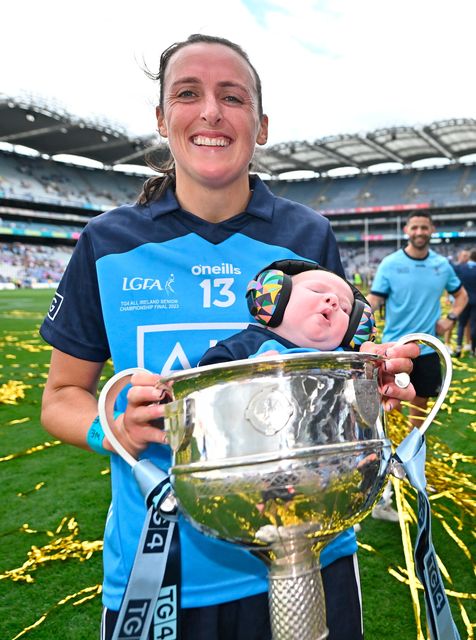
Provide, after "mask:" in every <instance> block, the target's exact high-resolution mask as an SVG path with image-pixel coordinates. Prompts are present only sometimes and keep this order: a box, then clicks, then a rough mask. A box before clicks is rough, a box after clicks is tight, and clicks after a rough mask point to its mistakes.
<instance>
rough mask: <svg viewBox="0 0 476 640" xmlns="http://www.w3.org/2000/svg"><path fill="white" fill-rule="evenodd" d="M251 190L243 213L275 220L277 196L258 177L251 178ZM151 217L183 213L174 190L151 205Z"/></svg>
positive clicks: (168, 190)
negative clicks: (176, 212) (177, 212)
mask: <svg viewBox="0 0 476 640" xmlns="http://www.w3.org/2000/svg"><path fill="white" fill-rule="evenodd" d="M250 189H252V192H253V193H252V195H251V198H250V201H249V202H248V205H247V207H246V210H245V211H244V212H243V213H249V214H250V215H252V216H255V217H256V218H262V219H263V220H269V221H271V220H272V218H273V212H274V205H275V202H276V196H275V195H274V194H273V193H272V192H271V191H270V190H269V189H268V187H267V186H266V185H265V184H264V183H263V182H262V180H261V179H260V178H259V177H258V176H254V175H252V176H250ZM149 209H150V212H151V216H152V218H153V219H156V218H160V217H161V216H163V215H166V214H167V213H173V212H175V211H181V208H180V205H179V203H178V202H177V198H176V197H175V192H174V190H173V189H172V188H171V187H169V188H168V189H167V191H166V192H165V193H164V195H163V196H162V197H161V198H160V200H155V201H154V202H152V203H151V204H150V205H149Z"/></svg>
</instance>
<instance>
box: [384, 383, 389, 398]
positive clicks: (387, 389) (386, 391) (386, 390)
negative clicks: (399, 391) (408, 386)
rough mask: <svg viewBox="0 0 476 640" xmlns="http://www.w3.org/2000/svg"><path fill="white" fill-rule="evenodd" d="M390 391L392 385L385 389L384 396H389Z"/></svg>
mask: <svg viewBox="0 0 476 640" xmlns="http://www.w3.org/2000/svg"><path fill="white" fill-rule="evenodd" d="M389 391H390V385H389V384H388V385H387V386H386V387H385V389H384V390H383V395H384V396H387V395H388V392H389Z"/></svg>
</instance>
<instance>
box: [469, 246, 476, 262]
mask: <svg viewBox="0 0 476 640" xmlns="http://www.w3.org/2000/svg"><path fill="white" fill-rule="evenodd" d="M469 259H470V260H471V261H472V262H476V249H471V251H470V252H469Z"/></svg>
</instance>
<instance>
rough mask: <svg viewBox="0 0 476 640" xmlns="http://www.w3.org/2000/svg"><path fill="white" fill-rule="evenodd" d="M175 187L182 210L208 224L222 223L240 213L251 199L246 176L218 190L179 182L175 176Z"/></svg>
mask: <svg viewBox="0 0 476 640" xmlns="http://www.w3.org/2000/svg"><path fill="white" fill-rule="evenodd" d="M176 185H177V186H176V190H175V195H176V198H177V200H178V202H179V204H180V206H181V207H182V209H185V211H189V212H190V213H193V214H194V215H196V216H198V217H199V218H202V219H203V220H207V221H208V222H223V221H224V220H228V219H229V218H233V217H234V216H236V215H238V214H240V213H242V212H243V211H245V209H246V206H247V204H248V202H249V200H250V197H251V192H250V186H249V178H248V174H246V175H245V176H243V178H242V179H241V180H240V181H239V182H238V183H233V184H230V185H229V186H225V187H218V188H213V187H208V186H203V185H201V184H197V183H196V182H191V181H188V180H180V178H179V176H178V175H177V181H176Z"/></svg>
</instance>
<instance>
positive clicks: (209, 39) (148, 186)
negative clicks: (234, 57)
mask: <svg viewBox="0 0 476 640" xmlns="http://www.w3.org/2000/svg"><path fill="white" fill-rule="evenodd" d="M196 43H206V44H222V45H224V46H225V47H228V48H229V49H232V50H233V51H235V52H236V53H237V54H238V55H239V56H241V57H242V58H243V60H245V61H246V62H247V64H248V65H249V67H250V69H251V71H252V73H253V76H254V79H255V83H256V93H257V94H258V115H259V117H260V119H261V118H262V117H263V97H262V90H261V80H260V77H259V75H258V72H257V71H256V69H255V68H254V66H253V65H252V64H251V61H250V59H249V57H248V54H247V53H246V52H245V51H244V50H243V49H242V48H241V47H240V46H239V45H238V44H236V43H235V42H232V41H231V40H227V39H226V38H219V37H218V36H207V35H203V34H201V33H193V34H192V35H190V36H189V37H188V38H187V39H186V40H182V41H181V42H175V43H174V44H172V45H170V47H167V49H165V50H164V51H163V52H162V55H161V56H160V62H159V70H158V72H157V73H153V72H152V71H150V70H149V69H147V67H146V68H145V69H144V71H145V73H146V75H147V76H148V77H149V78H150V79H151V80H155V81H157V82H158V83H159V107H160V108H161V109H162V110H163V106H164V92H163V90H164V79H165V72H166V71H167V66H168V64H169V62H170V58H171V57H172V56H173V55H174V53H177V51H180V49H184V48H185V47H188V46H189V45H191V44H196ZM145 160H146V163H147V164H148V166H149V167H150V168H151V169H155V171H159V172H160V173H162V174H164V175H162V176H152V177H151V178H148V180H146V181H145V182H144V185H143V187H142V191H141V193H140V195H139V198H138V203H139V204H147V203H148V202H150V201H151V200H158V199H159V198H160V197H161V195H162V194H163V193H164V192H165V191H166V190H167V189H168V187H169V186H170V185H171V184H174V183H175V163H174V159H173V158H172V156H170V157H169V158H168V160H166V161H165V162H163V163H162V162H160V161H159V162H156V161H155V160H154V159H153V153H152V154H147V155H146V158H145Z"/></svg>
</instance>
